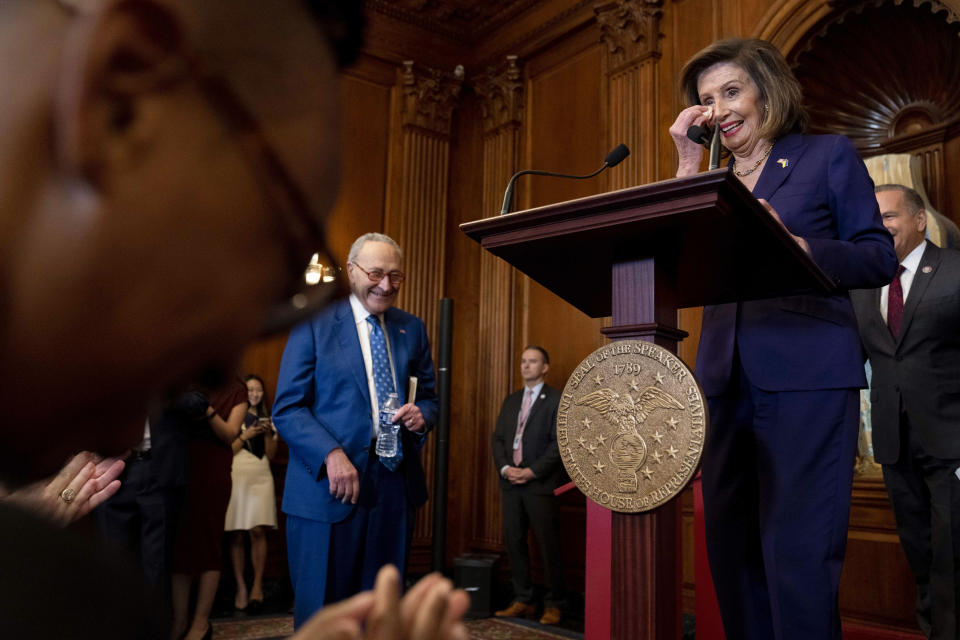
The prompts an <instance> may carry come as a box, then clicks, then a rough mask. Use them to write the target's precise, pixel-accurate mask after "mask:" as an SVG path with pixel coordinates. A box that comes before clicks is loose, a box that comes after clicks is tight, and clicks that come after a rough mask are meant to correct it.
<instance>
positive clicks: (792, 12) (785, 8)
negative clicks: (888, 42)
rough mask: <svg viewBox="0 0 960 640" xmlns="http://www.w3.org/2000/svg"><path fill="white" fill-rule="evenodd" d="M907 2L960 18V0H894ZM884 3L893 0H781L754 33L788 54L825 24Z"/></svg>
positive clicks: (951, 18) (949, 17) (949, 19)
mask: <svg viewBox="0 0 960 640" xmlns="http://www.w3.org/2000/svg"><path fill="white" fill-rule="evenodd" d="M904 2H906V3H907V4H908V5H912V6H913V7H914V8H920V7H922V6H923V5H928V7H929V10H930V11H931V13H934V14H939V13H941V12H943V13H944V15H945V20H946V22H948V23H955V22H958V21H960V0H943V1H938V0H893V4H896V5H901V4H903V3H904ZM884 3H887V4H890V0H778V2H775V3H773V5H771V6H770V9H768V10H767V12H766V14H764V16H763V17H762V18H761V19H760V21H759V22H758V23H757V27H756V29H754V31H753V33H752V34H751V35H752V36H753V37H756V38H762V39H763V40H767V41H768V42H770V43H772V44H773V45H775V46H776V47H777V48H779V49H780V50H781V51H782V52H784V53H785V54H786V53H787V52H788V51H792V50H793V49H794V48H795V47H796V45H797V43H798V41H799V40H800V39H801V38H802V37H804V36H805V35H808V34H810V33H813V32H815V31H817V30H819V29H823V28H825V27H826V26H828V25H829V24H832V23H833V22H836V21H837V20H840V19H842V18H843V16H845V15H846V14H848V13H850V12H852V11H854V12H858V11H862V10H863V9H864V8H866V7H870V6H879V5H882V4H884Z"/></svg>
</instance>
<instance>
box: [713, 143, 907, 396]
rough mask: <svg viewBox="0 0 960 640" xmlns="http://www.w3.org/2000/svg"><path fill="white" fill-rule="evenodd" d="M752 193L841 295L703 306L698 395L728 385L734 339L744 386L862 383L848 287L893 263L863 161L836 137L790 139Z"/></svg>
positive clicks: (892, 269)
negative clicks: (776, 216) (800, 241)
mask: <svg viewBox="0 0 960 640" xmlns="http://www.w3.org/2000/svg"><path fill="white" fill-rule="evenodd" d="M753 194H754V195H755V196H756V197H757V198H765V199H766V200H767V201H768V202H769V203H770V204H771V206H773V208H774V209H775V210H776V211H777V213H778V214H779V215H780V218H781V219H782V220H783V223H784V224H785V225H786V227H787V229H789V230H790V232H791V233H793V234H794V235H797V236H800V237H802V238H804V239H805V240H806V241H807V243H808V244H809V245H810V255H811V257H812V258H813V261H814V262H816V263H817V265H819V267H820V268H821V269H822V270H823V272H824V273H825V274H826V275H827V276H828V277H829V278H830V279H831V280H833V282H834V283H835V284H836V285H837V287H838V288H839V289H840V291H838V292H837V293H834V294H831V295H795V296H788V297H783V298H772V299H767V300H755V301H750V302H740V303H731V304H722V305H714V306H709V307H705V308H704V310H703V328H702V330H701V334H700V346H699V350H698V352H697V365H696V372H697V378H698V379H699V381H700V384H701V385H702V386H703V390H704V392H705V393H706V394H707V395H709V396H713V395H718V394H720V393H723V391H724V390H725V389H726V387H727V383H728V382H729V380H730V374H731V369H732V365H733V355H734V353H733V349H734V344H735V341H736V344H737V345H738V350H739V355H740V360H741V362H742V364H743V368H744V371H745V372H746V373H747V376H748V377H749V378H750V381H751V382H752V383H753V384H755V385H756V386H758V387H760V388H761V389H764V390H766V391H812V390H816V389H840V388H855V387H864V386H866V378H865V377H864V371H863V354H862V353H861V351H860V338H859V335H858V333H857V321H856V318H855V317H854V313H853V306H852V305H851V304H850V298H849V296H848V295H847V290H848V289H860V288H872V287H881V286H883V285H885V284H887V283H889V282H890V281H891V280H892V279H893V276H894V275H895V274H896V270H897V257H896V253H894V250H893V238H892V237H891V236H890V234H889V232H887V230H886V229H885V228H884V226H883V223H882V222H881V219H880V210H879V207H878V205H877V200H876V197H875V195H874V192H873V181H872V180H871V179H870V176H869V175H868V173H867V170H866V167H865V166H864V164H863V161H862V160H861V159H860V157H859V156H858V155H857V152H856V150H855V149H854V148H853V145H852V144H851V143H850V141H849V140H847V139H846V138H844V137H842V136H804V135H789V136H786V137H784V138H783V139H782V140H779V141H778V142H777V143H776V144H774V146H773V150H772V151H771V153H770V158H769V160H768V161H767V164H766V166H764V169H763V173H762V174H761V175H760V180H759V181H758V182H757V185H756V187H754V189H753Z"/></svg>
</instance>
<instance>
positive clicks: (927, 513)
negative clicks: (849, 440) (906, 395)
mask: <svg viewBox="0 0 960 640" xmlns="http://www.w3.org/2000/svg"><path fill="white" fill-rule="evenodd" d="M900 443H901V444H900V459H899V460H898V461H897V462H896V464H885V465H883V480H884V482H885V483H886V485H887V493H888V494H889V495H890V501H891V502H892V503H893V513H894V515H895V516H896V519H897V533H898V534H899V535H900V544H901V545H902V546H903V551H904V553H905V554H906V556H907V562H908V563H909V564H910V569H911V570H912V571H913V575H914V577H915V579H916V581H917V623H918V624H919V626H920V629H921V630H922V631H923V633H924V634H925V635H926V636H927V637H928V638H930V639H931V640H957V638H960V635H958V632H960V627H958V625H957V612H958V611H960V603H958V596H960V479H958V478H957V476H956V475H955V471H956V470H957V467H958V466H960V460H945V459H942V458H937V457H935V456H933V455H930V453H929V452H927V451H926V450H925V449H924V447H923V445H922V444H921V442H920V440H919V438H917V437H916V434H914V433H913V431H912V430H911V429H910V424H909V419H908V417H907V415H906V414H901V416H900Z"/></svg>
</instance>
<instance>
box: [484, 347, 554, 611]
mask: <svg viewBox="0 0 960 640" xmlns="http://www.w3.org/2000/svg"><path fill="white" fill-rule="evenodd" d="M549 368H550V356H549V355H548V354H547V352H546V350H544V349H543V348H542V347H537V346H529V347H527V348H526V349H524V350H523V353H522V354H521V356H520V373H521V376H522V377H523V382H524V387H523V389H521V390H519V391H516V392H515V393H512V394H510V395H509V396H507V398H506V400H504V401H503V406H502V407H501V409H500V415H499V417H498V418H497V427H496V430H495V431H494V433H493V460H494V463H495V464H496V467H497V471H498V473H499V474H500V488H501V490H502V492H503V528H504V540H505V544H506V547H507V556H508V557H509V559H510V570H511V572H512V574H513V591H514V602H513V603H512V604H511V605H510V606H509V607H507V608H506V609H503V610H501V611H497V613H496V615H497V616H499V617H513V616H522V617H527V618H529V617H532V616H533V613H534V605H533V585H532V584H531V582H530V555H529V552H528V550H527V530H528V529H529V527H530V526H532V527H533V532H534V534H535V535H536V536H537V540H538V541H539V543H540V549H541V554H542V555H543V559H544V562H545V563H546V565H547V593H546V597H545V598H544V611H543V616H542V617H541V618H540V623H541V624H557V623H559V622H560V620H561V618H562V613H561V611H562V608H563V604H564V587H563V557H562V555H563V554H562V548H561V546H560V514H559V509H558V506H557V500H556V498H555V497H554V495H553V490H554V489H556V488H557V487H558V486H560V485H561V484H562V483H563V480H564V479H565V474H564V470H563V465H562V464H561V462H560V450H559V449H558V448H557V432H556V422H557V407H558V406H559V404H560V392H559V391H558V390H556V389H554V388H552V387H549V386H547V385H546V384H545V383H544V381H543V377H544V375H545V374H546V373H547V370H548V369H549Z"/></svg>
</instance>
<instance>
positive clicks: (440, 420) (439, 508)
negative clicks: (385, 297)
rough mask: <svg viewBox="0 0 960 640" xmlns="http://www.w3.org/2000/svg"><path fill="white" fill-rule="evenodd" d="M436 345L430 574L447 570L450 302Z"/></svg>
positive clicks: (442, 314) (446, 300)
mask: <svg viewBox="0 0 960 640" xmlns="http://www.w3.org/2000/svg"><path fill="white" fill-rule="evenodd" d="M438 324H439V327H438V331H437V333H438V334H439V343H438V344H437V396H438V398H439V401H440V415H439V416H438V417H437V428H436V442H437V449H436V454H437V455H436V458H435V460H436V464H435V465H434V468H433V570H434V571H439V572H441V573H443V572H444V570H445V569H446V553H447V469H448V468H449V466H450V355H451V353H450V352H451V344H452V342H453V300H452V299H451V298H442V299H441V300H440V317H439V318H438Z"/></svg>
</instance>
